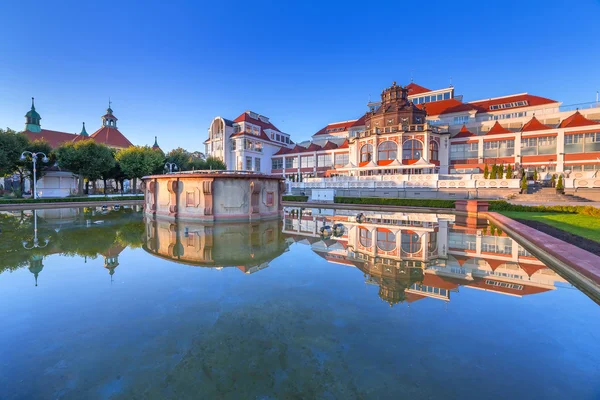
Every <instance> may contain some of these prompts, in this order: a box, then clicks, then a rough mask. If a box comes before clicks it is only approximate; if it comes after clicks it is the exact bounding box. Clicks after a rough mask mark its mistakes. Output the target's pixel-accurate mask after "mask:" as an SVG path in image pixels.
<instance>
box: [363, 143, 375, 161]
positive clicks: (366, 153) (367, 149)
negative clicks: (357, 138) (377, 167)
mask: <svg viewBox="0 0 600 400" xmlns="http://www.w3.org/2000/svg"><path fill="white" fill-rule="evenodd" d="M372 159H373V145H371V144H365V145H363V147H361V148H360V162H369V161H371V160H372Z"/></svg>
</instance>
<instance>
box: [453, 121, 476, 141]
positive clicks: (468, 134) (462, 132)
mask: <svg viewBox="0 0 600 400" xmlns="http://www.w3.org/2000/svg"><path fill="white" fill-rule="evenodd" d="M471 136H476V135H475V134H474V133H473V132H471V131H470V130H468V129H467V126H466V125H464V124H463V126H462V128H461V129H460V131H459V132H458V134H457V135H456V136H454V137H453V138H467V137H471Z"/></svg>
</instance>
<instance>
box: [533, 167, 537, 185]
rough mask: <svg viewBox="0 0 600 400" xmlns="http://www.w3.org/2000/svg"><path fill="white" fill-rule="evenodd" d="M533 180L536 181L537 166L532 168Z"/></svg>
mask: <svg viewBox="0 0 600 400" xmlns="http://www.w3.org/2000/svg"><path fill="white" fill-rule="evenodd" d="M533 180H534V181H536V182H537V180H538V172H537V168H534V170H533Z"/></svg>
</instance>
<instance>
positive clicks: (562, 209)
mask: <svg viewBox="0 0 600 400" xmlns="http://www.w3.org/2000/svg"><path fill="white" fill-rule="evenodd" d="M307 200H308V196H283V201H297V202H306V201H307ZM334 202H335V203H338V204H365V205H381V206H400V207H426V208H454V202H455V201H454V200H444V199H398V198H381V197H335V198H334ZM489 203H490V207H489V210H490V211H499V212H502V211H521V212H547V213H563V214H582V215H589V216H592V217H600V208H596V207H592V206H568V205H564V206H523V205H517V204H510V203H508V202H506V201H504V200H490V201H489Z"/></svg>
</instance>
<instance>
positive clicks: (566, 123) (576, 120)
mask: <svg viewBox="0 0 600 400" xmlns="http://www.w3.org/2000/svg"><path fill="white" fill-rule="evenodd" d="M586 125H600V122H596V121H592V120H591V119H587V118H586V117H584V116H583V115H581V113H580V112H579V110H577V111H575V113H574V114H573V115H571V116H570V117H568V118H565V119H564V120H563V121H562V122H561V123H560V125H559V126H558V127H559V128H575V127H578V126H586Z"/></svg>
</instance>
